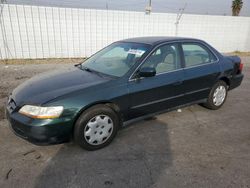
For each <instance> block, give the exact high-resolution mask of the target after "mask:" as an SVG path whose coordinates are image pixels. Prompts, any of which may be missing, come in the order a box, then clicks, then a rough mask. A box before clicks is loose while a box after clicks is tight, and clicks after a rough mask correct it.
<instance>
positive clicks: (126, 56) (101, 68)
mask: <svg viewBox="0 0 250 188" xmlns="http://www.w3.org/2000/svg"><path fill="white" fill-rule="evenodd" d="M149 47H150V45H147V44H139V43H132V42H131V43H130V42H116V43H113V44H111V45H109V46H108V47H106V48H104V49H102V50H101V51H99V52H97V53H96V54H94V55H93V56H91V57H90V58H89V59H87V60H86V61H85V62H84V63H82V68H85V69H89V70H90V71H91V70H92V71H96V72H99V73H103V74H107V75H110V76H116V77H121V76H123V75H125V74H126V73H127V72H128V70H129V69H130V68H131V67H132V66H133V65H134V64H135V63H136V62H137V61H138V60H139V59H140V58H141V57H142V55H143V54H144V53H145V52H146V51H147V50H148V49H149Z"/></svg>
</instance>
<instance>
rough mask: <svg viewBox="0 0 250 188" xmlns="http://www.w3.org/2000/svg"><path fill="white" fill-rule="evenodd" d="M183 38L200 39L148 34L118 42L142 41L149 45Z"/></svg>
mask: <svg viewBox="0 0 250 188" xmlns="http://www.w3.org/2000/svg"><path fill="white" fill-rule="evenodd" d="M183 40H191V41H200V40H199V39H195V38H187V37H171V36H149V37H136V38H129V39H124V40H121V41H120V42H135V43H144V44H150V45H158V44H160V43H164V42H171V41H183Z"/></svg>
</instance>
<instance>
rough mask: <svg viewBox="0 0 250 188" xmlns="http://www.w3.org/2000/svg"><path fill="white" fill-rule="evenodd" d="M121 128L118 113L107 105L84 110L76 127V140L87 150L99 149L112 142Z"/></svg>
mask: <svg viewBox="0 0 250 188" xmlns="http://www.w3.org/2000/svg"><path fill="white" fill-rule="evenodd" d="M118 128H119V118H118V116H117V115H116V113H115V112H114V111H113V110H112V109H111V108H109V107H107V106H105V105H96V106H94V107H91V108H89V109H87V110H86V111H84V112H83V113H82V114H81V116H80V117H79V118H78V120H77V122H76V124H75V128H74V140H75V142H76V143H77V144H78V145H80V146H81V147H82V148H84V149H86V150H97V149H100V148H103V147H105V146H107V145H108V144H110V143H111V141H112V140H113V138H114V137H115V135H116V133H117V131H118Z"/></svg>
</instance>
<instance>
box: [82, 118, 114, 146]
mask: <svg viewBox="0 0 250 188" xmlns="http://www.w3.org/2000/svg"><path fill="white" fill-rule="evenodd" d="M112 132H113V121H112V119H111V118H110V117H109V116H107V115H97V116H95V117H93V118H92V119H91V120H89V121H88V123H87V125H86V127H85V129H84V138H85V140H86V141H87V142H88V143H89V144H91V145H100V144H102V143H104V142H105V141H107V140H108V138H109V137H110V135H111V134H112Z"/></svg>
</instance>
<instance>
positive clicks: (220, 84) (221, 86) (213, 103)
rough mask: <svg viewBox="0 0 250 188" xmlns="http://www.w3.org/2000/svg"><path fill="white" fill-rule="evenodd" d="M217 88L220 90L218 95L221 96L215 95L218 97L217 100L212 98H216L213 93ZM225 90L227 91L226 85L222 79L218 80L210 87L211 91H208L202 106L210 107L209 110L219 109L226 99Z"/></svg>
mask: <svg viewBox="0 0 250 188" xmlns="http://www.w3.org/2000/svg"><path fill="white" fill-rule="evenodd" d="M223 89H224V92H225V93H223V91H222V90H223ZM218 90H220V92H221V95H220V96H221V98H220V97H219V96H218V95H217V96H218V97H217V100H216V99H214V98H216V97H215V93H216V91H218ZM227 91H228V85H227V84H226V83H225V82H224V81H222V80H220V81H218V82H217V83H216V84H215V85H214V86H213V87H212V89H211V91H210V93H209V96H208V99H207V102H206V103H204V104H203V106H205V107H206V108H208V109H211V110H217V109H219V108H220V107H221V106H222V105H223V104H224V103H225V101H226V98H227ZM223 96H224V97H223ZM220 100H221V101H220ZM216 101H217V102H216Z"/></svg>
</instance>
